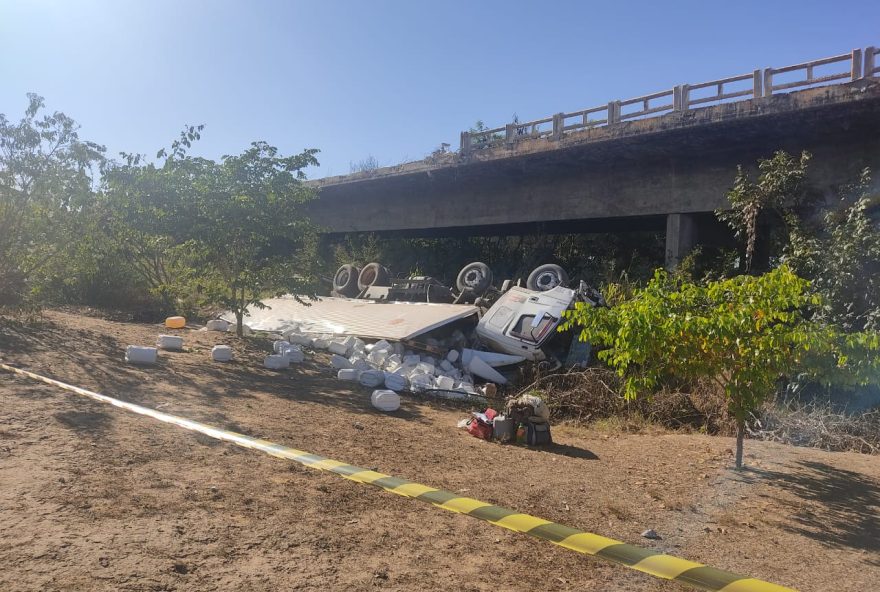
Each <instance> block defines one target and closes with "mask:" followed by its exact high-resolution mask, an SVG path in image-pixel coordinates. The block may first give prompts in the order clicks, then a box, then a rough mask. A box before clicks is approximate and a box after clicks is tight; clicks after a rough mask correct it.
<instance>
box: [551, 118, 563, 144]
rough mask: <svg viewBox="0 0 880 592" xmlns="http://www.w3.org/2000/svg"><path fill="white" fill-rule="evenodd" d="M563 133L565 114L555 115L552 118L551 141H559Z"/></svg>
mask: <svg viewBox="0 0 880 592" xmlns="http://www.w3.org/2000/svg"><path fill="white" fill-rule="evenodd" d="M564 133H565V113H557V114H555V115H554V116H553V136H552V139H553V140H556V141H559V140H561V139H562V135H563V134H564Z"/></svg>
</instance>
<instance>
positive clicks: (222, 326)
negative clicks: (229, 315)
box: [205, 319, 229, 331]
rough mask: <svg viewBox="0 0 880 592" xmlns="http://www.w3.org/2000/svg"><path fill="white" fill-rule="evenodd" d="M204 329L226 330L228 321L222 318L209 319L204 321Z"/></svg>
mask: <svg viewBox="0 0 880 592" xmlns="http://www.w3.org/2000/svg"><path fill="white" fill-rule="evenodd" d="M205 329H206V330H208V331H228V330H229V323H228V322H226V321H224V320H223V319H211V320H210V321H208V322H207V323H205Z"/></svg>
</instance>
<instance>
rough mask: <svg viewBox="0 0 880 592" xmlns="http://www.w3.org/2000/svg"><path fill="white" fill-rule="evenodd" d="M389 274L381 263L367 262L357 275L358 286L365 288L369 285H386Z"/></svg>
mask: <svg viewBox="0 0 880 592" xmlns="http://www.w3.org/2000/svg"><path fill="white" fill-rule="evenodd" d="M389 276H390V274H389V273H388V268H386V267H385V266H383V265H382V264H381V263H367V264H366V265H365V266H364V268H363V269H362V270H361V274H360V275H359V276H358V279H357V283H358V288H360V289H361V290H366V289H367V288H369V287H370V286H387V285H388V279H389Z"/></svg>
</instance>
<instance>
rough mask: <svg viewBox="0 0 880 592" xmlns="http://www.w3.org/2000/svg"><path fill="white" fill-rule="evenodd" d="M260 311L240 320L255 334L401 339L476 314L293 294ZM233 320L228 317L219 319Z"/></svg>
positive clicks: (447, 307) (467, 309) (448, 307)
mask: <svg viewBox="0 0 880 592" xmlns="http://www.w3.org/2000/svg"><path fill="white" fill-rule="evenodd" d="M263 304H265V305H266V306H267V308H265V309H262V310H260V309H258V308H253V309H252V310H251V312H250V314H249V315H247V316H246V317H245V319H244V322H245V324H246V325H248V326H249V327H250V328H251V329H255V330H257V331H273V332H281V331H285V330H287V329H290V328H292V327H293V326H294V325H299V329H300V331H302V332H303V333H334V334H337V335H357V336H358V337H366V338H369V339H387V340H389V341H401V340H403V339H412V338H414V337H416V336H418V335H421V334H422V333H427V332H428V331H432V330H434V329H436V328H438V327H442V326H443V325H446V324H449V323H451V322H453V321H457V320H459V319H464V318H467V317H469V316H471V315H475V314H477V307H476V306H470V305H463V304H428V303H425V302H376V301H374V300H354V299H351V298H330V297H328V298H321V299H320V300H316V301H312V302H311V303H310V304H311V305H310V306H305V305H303V304H300V303H299V302H297V301H296V300H295V299H294V298H293V297H292V296H282V297H281V298H270V299H268V300H264V301H263ZM222 316H223V318H224V319H226V320H228V321H231V322H233V323H234V322H235V317H234V315H232V314H231V313H226V314H224V315H222Z"/></svg>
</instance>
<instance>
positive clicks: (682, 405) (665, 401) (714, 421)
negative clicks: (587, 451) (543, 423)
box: [522, 368, 732, 434]
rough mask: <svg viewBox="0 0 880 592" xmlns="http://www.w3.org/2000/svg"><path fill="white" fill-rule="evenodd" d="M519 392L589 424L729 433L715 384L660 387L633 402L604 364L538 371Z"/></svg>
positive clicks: (558, 415) (554, 413)
mask: <svg viewBox="0 0 880 592" xmlns="http://www.w3.org/2000/svg"><path fill="white" fill-rule="evenodd" d="M529 378H531V384H529V386H527V387H526V388H525V389H523V390H522V392H533V393H535V394H537V395H538V396H540V397H541V398H542V399H544V401H545V402H546V403H547V406H548V407H549V408H550V417H551V419H552V420H553V421H556V422H559V421H569V422H573V423H576V424H577V423H581V424H583V423H590V424H591V425H592V426H593V427H594V428H597V429H601V430H607V431H615V432H630V433H631V432H638V433H641V432H644V431H646V430H649V429H651V428H655V429H656V428H657V427H662V428H668V429H685V430H692V431H701V432H708V433H713V434H717V433H723V434H729V433H732V424H731V422H730V421H729V418H728V416H727V407H726V403H725V400H724V394H723V393H721V392H719V391H718V389H717V388H713V385H709V386H708V387H703V386H701V385H698V388H695V389H693V392H691V393H686V392H682V391H673V390H662V391H659V392H657V393H655V394H654V395H653V396H651V397H647V398H641V399H638V400H635V401H631V400H627V399H625V398H624V397H623V396H622V395H621V394H620V379H619V377H618V376H617V375H616V374H614V373H613V372H612V371H610V370H607V369H604V368H587V369H586V370H572V371H569V372H565V373H557V374H546V375H540V374H536V375H534V376H531V377H529Z"/></svg>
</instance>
